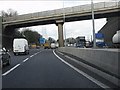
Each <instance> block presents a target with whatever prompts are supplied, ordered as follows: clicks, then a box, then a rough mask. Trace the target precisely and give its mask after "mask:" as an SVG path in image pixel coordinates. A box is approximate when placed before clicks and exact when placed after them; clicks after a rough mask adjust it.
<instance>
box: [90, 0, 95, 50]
mask: <svg viewBox="0 0 120 90" xmlns="http://www.w3.org/2000/svg"><path fill="white" fill-rule="evenodd" d="M91 11H92V25H93V48H96V38H95V21H94V4H93V0H91Z"/></svg>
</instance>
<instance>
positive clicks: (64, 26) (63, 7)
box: [63, 0, 66, 47]
mask: <svg viewBox="0 0 120 90" xmlns="http://www.w3.org/2000/svg"><path fill="white" fill-rule="evenodd" d="M64 22H65V9H64V0H63V23H64ZM63 30H64V37H65V47H66V31H65V25H63Z"/></svg>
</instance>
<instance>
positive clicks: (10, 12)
mask: <svg viewBox="0 0 120 90" xmlns="http://www.w3.org/2000/svg"><path fill="white" fill-rule="evenodd" d="M17 15H18V13H17V11H15V10H13V9H8V10H7V12H5V11H4V10H2V11H1V16H2V17H12V16H17Z"/></svg>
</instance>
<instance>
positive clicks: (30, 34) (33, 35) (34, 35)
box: [21, 28, 42, 44]
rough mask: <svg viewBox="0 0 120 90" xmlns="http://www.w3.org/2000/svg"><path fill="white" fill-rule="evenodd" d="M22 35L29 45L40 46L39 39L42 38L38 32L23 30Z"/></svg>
mask: <svg viewBox="0 0 120 90" xmlns="http://www.w3.org/2000/svg"><path fill="white" fill-rule="evenodd" d="M21 33H22V35H23V36H25V38H26V39H27V40H28V42H29V44H33V43H35V44H39V38H41V37H42V35H40V34H39V33H38V32H36V31H32V30H30V29H29V28H26V29H23V31H22V32H21Z"/></svg>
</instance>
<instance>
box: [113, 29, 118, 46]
mask: <svg viewBox="0 0 120 90" xmlns="http://www.w3.org/2000/svg"><path fill="white" fill-rule="evenodd" d="M112 42H113V44H114V45H113V47H114V48H120V30H118V31H117V32H116V34H115V35H114V36H113V37H112Z"/></svg>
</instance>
